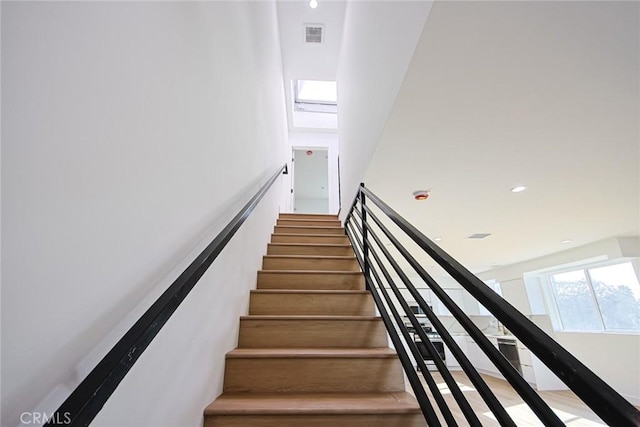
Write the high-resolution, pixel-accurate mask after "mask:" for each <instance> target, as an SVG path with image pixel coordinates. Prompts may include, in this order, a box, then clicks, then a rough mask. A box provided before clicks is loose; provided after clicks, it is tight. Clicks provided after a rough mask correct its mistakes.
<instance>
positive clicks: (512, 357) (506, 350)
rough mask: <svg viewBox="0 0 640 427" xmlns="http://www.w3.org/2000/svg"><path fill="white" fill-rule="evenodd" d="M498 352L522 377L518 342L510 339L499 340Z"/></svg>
mask: <svg viewBox="0 0 640 427" xmlns="http://www.w3.org/2000/svg"><path fill="white" fill-rule="evenodd" d="M498 350H500V353H502V355H503V356H504V357H505V359H507V360H508V361H509V363H511V365H513V367H514V368H516V370H517V371H518V372H520V375H522V367H521V366H520V355H519V354H518V345H517V343H516V340H513V339H509V338H498Z"/></svg>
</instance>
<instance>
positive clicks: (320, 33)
mask: <svg viewBox="0 0 640 427" xmlns="http://www.w3.org/2000/svg"><path fill="white" fill-rule="evenodd" d="M323 38H324V25H320V24H305V25H304V40H305V42H307V43H322V39H323Z"/></svg>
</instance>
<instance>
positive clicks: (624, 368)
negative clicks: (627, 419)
mask: <svg viewBox="0 0 640 427" xmlns="http://www.w3.org/2000/svg"><path fill="white" fill-rule="evenodd" d="M634 248H635V249H634ZM638 256H640V246H639V238H638V237H622V238H610V239H605V240H602V241H599V242H595V243H591V244H588V245H584V246H580V247H577V248H572V249H569V250H566V251H563V252H559V253H556V254H553V255H548V256H545V257H541V258H536V259H533V260H530V261H526V262H522V263H518V264H513V265H511V266H507V267H502V268H497V269H494V270H491V271H488V272H485V273H482V274H480V275H479V276H480V278H482V279H483V280H488V279H495V280H497V281H499V282H500V284H501V286H502V294H503V296H504V297H505V299H506V300H507V301H509V302H510V303H512V304H513V305H515V306H516V308H518V309H519V310H521V311H522V312H523V313H524V314H527V315H530V316H529V317H530V318H531V320H532V321H533V322H534V323H536V324H538V326H540V327H541V328H542V329H543V330H545V332H547V333H549V334H550V335H551V336H552V337H553V338H554V339H556V340H557V341H558V343H559V344H560V345H562V346H564V347H565V348H566V349H567V350H569V351H570V352H571V353H573V355H574V356H576V357H577V358H578V359H579V360H580V361H581V362H582V363H584V364H585V365H586V366H587V367H588V368H590V369H591V370H593V371H594V372H595V373H596V374H597V375H599V376H600V377H601V378H602V379H603V380H604V381H605V382H607V383H608V384H609V385H610V386H611V387H613V388H614V389H615V390H616V391H618V392H619V393H620V394H622V395H623V396H624V397H626V398H627V399H628V400H629V401H631V402H632V403H634V404H639V403H640V335H638V334H618V333H573V332H562V331H553V330H550V325H551V321H550V319H549V315H548V314H547V315H541V314H540V313H539V311H537V312H536V315H532V311H531V309H530V304H529V302H528V301H529V300H528V297H527V289H526V286H525V281H524V280H523V277H524V275H525V274H527V273H532V272H541V271H545V270H549V269H551V268H553V267H554V266H555V267H557V266H566V265H571V264H574V265H578V264H579V263H580V262H583V261H585V260H594V259H598V260H600V261H604V260H610V261H614V260H620V261H624V260H630V258H629V257H635V258H636V260H634V262H637V257H638ZM636 271H637V270H636ZM605 349H606V350H605Z"/></svg>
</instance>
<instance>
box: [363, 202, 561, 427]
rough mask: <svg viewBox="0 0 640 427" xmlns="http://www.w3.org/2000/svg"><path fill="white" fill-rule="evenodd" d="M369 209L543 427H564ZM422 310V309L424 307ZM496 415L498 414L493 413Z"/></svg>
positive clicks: (379, 225) (371, 215)
mask: <svg viewBox="0 0 640 427" xmlns="http://www.w3.org/2000/svg"><path fill="white" fill-rule="evenodd" d="M364 209H365V210H368V211H369V212H368V213H369V216H370V217H371V218H372V219H373V220H374V222H375V223H376V224H377V226H378V227H380V229H381V230H382V231H383V232H384V234H385V235H386V236H387V237H388V238H389V239H390V240H391V242H392V243H393V245H394V246H395V247H396V249H398V251H399V252H400V253H401V254H402V256H403V257H404V258H405V259H406V260H407V262H409V264H410V265H411V267H412V268H413V269H414V270H415V271H416V272H417V273H418V275H419V276H420V277H421V278H422V279H423V280H424V281H425V282H426V283H427V286H429V288H431V290H432V291H433V292H434V293H435V294H436V296H437V297H438V299H439V300H440V301H441V302H442V303H443V304H444V306H445V307H447V309H448V310H449V311H450V312H451V314H452V315H453V317H455V318H456V320H457V321H458V322H459V323H460V325H461V326H462V327H463V328H464V329H465V330H466V331H467V333H468V334H469V335H470V336H471V338H473V340H474V341H475V342H476V344H478V347H480V349H481V350H482V351H483V352H484V354H486V355H487V357H488V358H489V359H490V360H491V362H492V363H493V364H494V366H496V367H497V368H498V370H499V371H500V373H502V375H503V376H504V377H505V379H506V380H507V381H508V382H509V383H510V384H511V385H512V386H513V388H514V390H515V391H516V392H517V393H518V394H519V395H520V396H521V397H522V399H523V400H524V401H525V402H526V403H527V404H528V405H529V407H530V408H531V409H532V410H533V412H534V413H535V414H536V415H537V416H538V418H539V419H540V420H541V421H543V422H544V424H545V426H563V425H564V423H563V422H562V421H561V420H560V418H558V416H557V415H556V414H555V412H553V410H551V408H550V407H549V405H547V403H546V402H545V401H544V400H542V398H541V397H540V395H538V393H536V392H535V391H534V390H533V389H532V388H531V386H530V385H529V383H527V382H526V381H525V380H524V378H522V376H521V375H520V373H519V372H518V371H516V370H515V368H514V367H513V365H511V363H510V362H509V361H508V360H507V359H506V358H505V357H504V356H503V355H502V353H500V351H498V349H497V348H495V347H494V346H493V344H491V342H490V341H489V339H488V338H487V337H486V336H485V335H484V334H483V333H482V331H480V329H479V328H478V327H477V326H476V325H475V323H473V321H471V319H469V317H467V315H466V314H465V313H464V312H463V311H462V310H461V309H460V307H458V305H457V304H456V303H455V302H454V301H453V299H451V297H449V295H448V294H447V293H446V292H445V291H444V290H443V289H442V288H441V287H440V285H438V283H437V282H436V281H435V280H433V278H432V277H431V275H429V273H427V271H426V270H425V269H424V268H423V267H422V266H421V265H420V264H419V263H418V262H417V261H416V259H415V258H414V257H413V256H412V255H411V254H410V253H409V251H407V249H406V248H405V247H404V246H402V244H400V242H399V241H398V240H397V239H396V238H395V237H394V236H393V235H392V234H391V232H390V231H389V230H388V228H387V227H385V226H384V225H383V224H382V222H381V221H380V219H378V218H377V217H376V215H375V214H373V213H372V212H371V210H370V208H369V207H368V206H365V207H364ZM423 310H424V308H423ZM494 415H496V416H497V414H494Z"/></svg>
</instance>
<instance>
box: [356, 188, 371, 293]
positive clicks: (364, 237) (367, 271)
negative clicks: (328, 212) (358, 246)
mask: <svg viewBox="0 0 640 427" xmlns="http://www.w3.org/2000/svg"><path fill="white" fill-rule="evenodd" d="M363 188H364V182H361V183H360V188H359V189H358V191H359V193H360V212H361V213H362V255H363V256H362V258H363V260H364V275H365V277H369V274H370V269H371V268H370V266H369V243H368V241H367V235H368V232H367V211H366V210H365V209H364V205H365V203H366V197H367V196H365V195H364V191H362V189H363ZM366 283H367V287H368V286H369V281H367V282H366Z"/></svg>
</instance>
